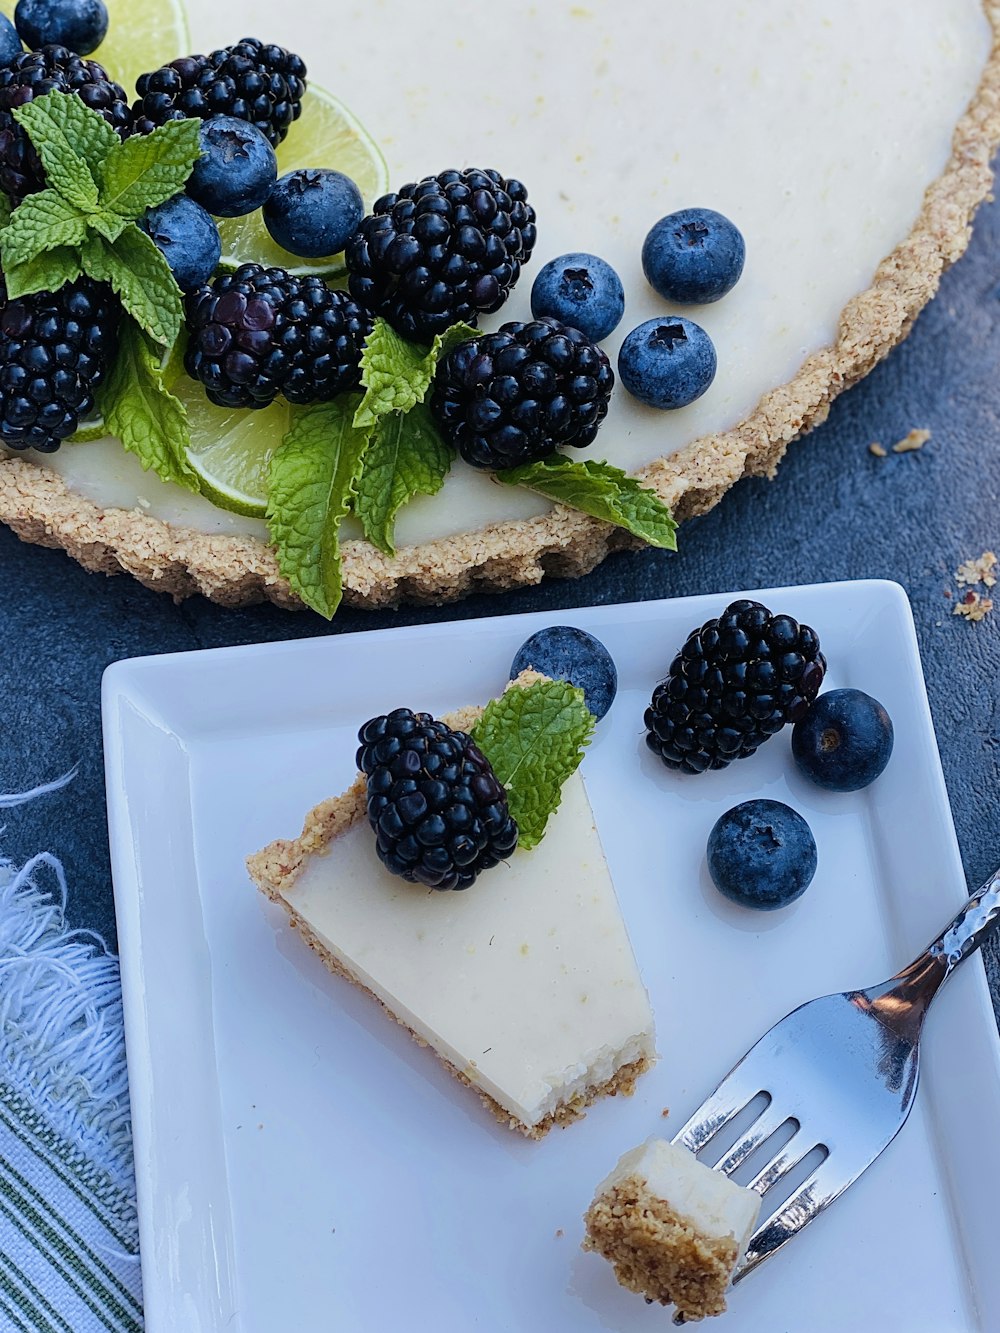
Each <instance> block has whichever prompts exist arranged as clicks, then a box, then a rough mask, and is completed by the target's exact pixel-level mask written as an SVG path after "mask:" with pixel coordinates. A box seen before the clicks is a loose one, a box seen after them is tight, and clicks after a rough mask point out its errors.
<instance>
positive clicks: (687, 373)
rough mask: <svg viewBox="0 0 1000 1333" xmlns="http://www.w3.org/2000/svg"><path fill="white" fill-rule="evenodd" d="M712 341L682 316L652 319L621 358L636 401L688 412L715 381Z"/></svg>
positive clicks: (634, 332)
mask: <svg viewBox="0 0 1000 1333" xmlns="http://www.w3.org/2000/svg"><path fill="white" fill-rule="evenodd" d="M716 365H717V360H716V355H715V347H714V346H713V343H712V340H711V338H710V337H709V336H708V334H707V333H706V332H705V330H704V329H703V328H702V327H701V325H700V324H695V323H694V322H693V320H690V319H682V318H681V317H680V315H667V316H664V317H663V318H662V319H648V320H647V321H646V323H645V324H640V325H639V327H638V328H637V329H633V330H632V332H631V333H630V334H629V335H628V337H627V338H626V339H625V341H624V342H623V343H622V346H621V351H620V352H619V353H618V374H619V375H620V376H621V381H622V384H624V385H625V388H626V389H628V391H629V393H630V394H632V395H633V397H635V398H638V399H639V401H640V402H641V403H648V405H649V406H650V407H659V408H664V409H667V408H675V407H687V405H688V403H693V402H694V400H695V399H696V398H700V397H701V395H702V394H703V393H704V392H705V390H706V389H707V388H708V386H709V385H710V384H711V383H712V381H713V380H714V379H715V369H716Z"/></svg>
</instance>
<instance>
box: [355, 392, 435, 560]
mask: <svg viewBox="0 0 1000 1333" xmlns="http://www.w3.org/2000/svg"><path fill="white" fill-rule="evenodd" d="M454 456H455V455H454V451H453V450H452V448H451V446H450V445H448V444H446V443H445V441H444V440H443V439H442V438H441V435H440V432H439V431H438V429H437V426H435V424H434V421H433V418H432V417H431V414H430V412H429V411H428V409H427V407H426V406H425V405H424V404H423V403H418V405H417V406H416V407H414V408H411V409H410V411H409V412H406V413H402V412H393V413H391V414H390V415H389V416H387V417H382V418H381V419H380V420H379V422H378V425H377V426H375V428H374V430H373V432H372V435H371V443H370V445H369V446H368V452H367V453H366V454H365V458H364V465H363V467H362V469H361V477H360V479H359V481H358V494H357V499H356V500H355V503H354V512H355V514H357V516H358V518H359V519H360V520H361V526H362V528H363V529H364V534H365V536H366V537H367V538H368V540H369V541H370V542H371V543H372V544H373V545H375V546H377V547H378V549H379V550H380V551H384V552H385V553H386V555H395V553H396V552H395V548H394V546H393V540H394V527H395V520H396V515H397V513H398V512H399V510H400V508H401V507H402V506H403V505H404V504H406V502H407V501H408V500H412V499H413V497H414V496H415V495H436V494H437V492H438V491H439V490H440V489H441V487H442V486H443V485H444V479H445V477H446V476H447V475H448V471H449V469H450V467H451V462H452V459H453V458H454Z"/></svg>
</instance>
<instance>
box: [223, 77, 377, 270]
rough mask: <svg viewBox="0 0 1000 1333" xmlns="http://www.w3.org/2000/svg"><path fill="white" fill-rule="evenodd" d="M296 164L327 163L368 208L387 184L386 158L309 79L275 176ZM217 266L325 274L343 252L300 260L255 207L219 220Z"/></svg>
mask: <svg viewBox="0 0 1000 1333" xmlns="http://www.w3.org/2000/svg"><path fill="white" fill-rule="evenodd" d="M298 167H329V168H331V169H332V170H334V171H342V172H343V173H344V175H345V176H350V178H351V180H352V181H354V183H355V185H357V187H358V189H359V190H360V191H361V194H362V197H363V198H364V201H365V204H366V206H368V207H371V205H372V204H373V203H374V201H375V200H376V199H377V198H378V197H379V195H382V194H385V192H386V190H387V189H388V179H389V178H388V173H387V171H386V165H385V159H384V158H383V156H382V154H381V152H380V151H379V148H378V145H377V144H376V143H375V141H374V139H372V137H371V135H370V134H369V133H368V131H367V130H366V129H365V128H364V126H363V125H361V124H360V122H359V121H358V120H356V119H355V117H354V116H353V115H352V114H351V112H350V111H348V109H347V107H345V106H344V105H343V103H342V102H338V101H337V99H336V98H335V97H331V95H330V94H329V93H328V92H325V91H324V90H323V89H322V88H317V87H316V85H315V84H314V83H311V84H310V85H309V90H308V91H307V93H306V95H305V97H304V98H303V99H302V115H301V116H300V117H299V119H298V120H297V121H296V122H295V123H294V125H293V126H292V128H291V129H290V130H289V131H288V137H287V138H286V139H285V141H284V143H283V144H281V146H280V147H279V148H278V175H279V176H284V175H285V174H286V172H289V171H295V170H296V169H297V168H298ZM219 232H220V233H221V235H222V266H223V268H227V269H234V268H238V267H239V265H240V264H264V265H265V266H266V267H269V268H272V267H273V268H284V269H287V270H288V271H289V273H293V274H296V275H304V274H308V273H319V274H322V276H323V277H325V278H330V277H335V276H336V275H337V274H339V273H343V271H344V256H343V255H331V256H330V257H329V258H327V259H300V258H298V257H297V256H296V255H293V254H289V252H288V251H287V250H283V249H282V247H281V246H280V245H278V244H277V242H275V241H273V240H272V239H271V236H270V233H269V232H268V230H267V228H266V227H265V226H264V219H263V217H262V216H261V214H260V212H259V211H258V212H256V213H249V214H247V216H246V217H242V218H221V219H219Z"/></svg>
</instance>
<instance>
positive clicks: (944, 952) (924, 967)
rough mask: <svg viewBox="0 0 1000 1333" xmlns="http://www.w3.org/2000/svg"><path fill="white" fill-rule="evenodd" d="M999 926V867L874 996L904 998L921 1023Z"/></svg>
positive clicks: (897, 1021) (895, 1023) (898, 1015)
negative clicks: (959, 970) (962, 965)
mask: <svg viewBox="0 0 1000 1333" xmlns="http://www.w3.org/2000/svg"><path fill="white" fill-rule="evenodd" d="M997 929H1000V870H996V871H995V872H994V873H993V874H992V875H991V876H990V878H989V879H988V880H987V881H986V883H985V884H984V885H983V886H982V888H981V889H979V890H978V891H977V892H976V893H974V894H973V895H972V897H971V898H970V899H969V901H968V902H967V903H966V904H965V906H964V907H963V908H962V910H961V911H960V912H959V913H958V915H957V916H956V917H955V918H954V920H953V921H950V922H949V923H948V925H947V926H946V927H945V928H944V930H943V931H942V932H941V934H940V935H939V936H938V937H937V939H936V940H934V942H933V943H932V944H930V945H928V947H927V948H926V949H925V950H924V952H923V953H922V954H921V955H920V957H919V958H916V959H914V961H913V962H912V963H911V964H910V966H909V967H906V968H904V969H903V971H902V972H897V973H896V975H895V976H894V977H892V978H891V979H890V980H889V981H887V982H885V983H884V984H883V985H882V986H878V987H876V988H875V990H874V991H873V992H871V994H872V996H873V998H874V997H875V996H878V997H879V998H882V997H885V996H891V997H892V999H893V1000H894V1001H896V1002H897V1004H898V1003H899V1002H900V1001H902V1002H904V1005H905V1009H906V1010H909V1017H910V1019H911V1021H912V1020H913V1019H915V1020H916V1022H917V1023H918V1024H919V1022H920V1020H921V1019H922V1018H923V1015H924V1012H925V1011H926V1009H927V1006H928V1005H929V1004H930V1002H931V1000H932V999H933V998H934V996H935V995H936V994H937V992H938V989H939V988H940V986H941V984H942V982H944V981H946V980H947V979H948V977H950V976H951V974H952V972H954V970H955V968H956V967H958V965H959V963H961V962H962V961H963V960H964V959H966V958H968V957H969V955H970V954H973V953H975V952H976V950H977V949H978V948H980V946H981V945H983V944H984V943H985V942H986V941H987V940H988V939H989V937H990V936H991V935H992V934H993V933H994V932H995V931H996V930H997ZM881 1007H882V1006H880V1008H881ZM903 1018H904V1014H903V1013H902V1012H899V1011H897V1012H896V1014H895V1015H894V1021H893V1023H892V1026H896V1027H898V1026H901V1022H902V1020H903Z"/></svg>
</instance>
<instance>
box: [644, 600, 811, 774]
mask: <svg viewBox="0 0 1000 1333" xmlns="http://www.w3.org/2000/svg"><path fill="white" fill-rule="evenodd" d="M825 673H826V659H825V658H824V656H823V654H822V653H821V652H820V649H819V638H818V637H817V635H816V632H815V630H812V629H810V628H809V626H808V625H800V624H799V623H798V622H797V621H795V620H793V619H792V617H791V616H783V615H778V616H773V615H772V614H771V612H770V611H769V610H768V609H767V607H766V606H762V605H761V604H760V602H751V601H747V600H745V599H744V600H742V601H738V602H733V603H732V604H731V605H730V606H727V607H726V609H725V611H724V612H723V613H722V615H721V616H719V617H718V619H715V620H708V621H706V622H705V624H704V625H702V627H701V629H696V630H692V631H691V633H690V634H689V635H688V638H687V642H686V643H685V644H684V647H683V648H682V649H681V650H680V652H679V653H678V654H677V656H676V657H675V658H674V660H673V662H672V663H671V666H670V673H669V675H668V676H667V679H666V680H665V681H662V682H661V683H660V684H659V685H657V687H656V689H655V690H654V691H653V698H652V702H651V703H650V706H649V707H648V708H647V709H646V716H645V723H646V728H647V733H646V744H647V745H648V746H649V748H650V749H651V750H652V751H653V752H654V753H655V754H658V755H659V756H660V758H661V759H662V760H663V762H664V763H665V764H666V765H667V767H668V768H677V769H680V770H681V772H684V773H703V772H704V771H705V769H707V768H725V767H726V765H727V764H729V763H730V762H731V761H732V760H733V759H744V758H746V757H747V756H748V755H751V754H753V752H754V751H755V750H756V749H757V747H758V746H759V745H762V744H763V743H764V741H766V740H767V738H768V737H769V736H773V735H774V734H775V732H778V731H780V730H781V728H782V727H783V726H784V725H785V724H786V723H788V722H796V721H798V719H799V718H800V717H802V716H803V715H804V714H805V711H806V709H807V708H808V706H809V704H810V703H811V702H812V700H813V699H815V697H816V695H817V694H818V692H819V687H820V686H821V685H822V683H823V676H824V675H825Z"/></svg>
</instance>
